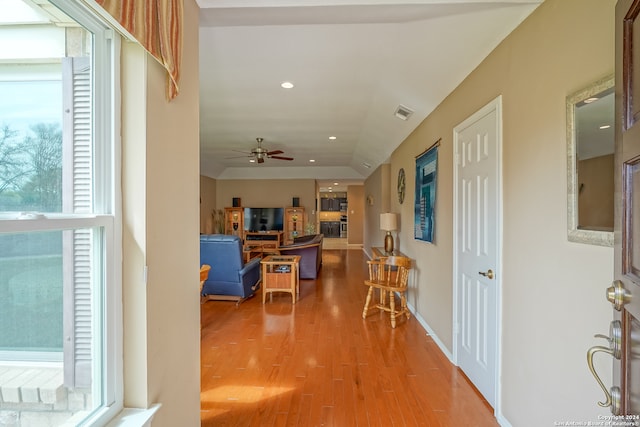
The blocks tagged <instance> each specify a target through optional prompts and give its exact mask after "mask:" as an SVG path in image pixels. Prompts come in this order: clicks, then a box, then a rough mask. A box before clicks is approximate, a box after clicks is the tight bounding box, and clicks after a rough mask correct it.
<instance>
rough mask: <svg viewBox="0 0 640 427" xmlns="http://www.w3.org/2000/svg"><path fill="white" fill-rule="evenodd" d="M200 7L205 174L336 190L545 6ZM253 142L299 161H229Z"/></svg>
mask: <svg viewBox="0 0 640 427" xmlns="http://www.w3.org/2000/svg"><path fill="white" fill-rule="evenodd" d="M197 2H198V5H199V6H200V7H201V10H200V150H201V173H202V174H203V175H207V176H210V177H214V178H218V179H242V178H252V179H253V178H314V179H318V180H319V182H320V183H321V185H331V184H333V183H334V182H339V183H340V186H342V185H344V184H345V183H357V182H362V181H363V179H364V178H366V177H367V176H368V175H369V174H370V173H371V172H373V171H374V170H375V168H376V167H377V166H379V165H380V164H381V163H384V162H385V161H387V160H388V158H389V156H390V155H391V153H392V152H393V150H394V149H395V148H396V147H397V146H398V145H399V144H400V143H401V142H402V141H403V140H404V139H405V138H406V137H407V136H408V135H409V134H410V133H411V132H412V131H413V130H414V129H415V128H416V126H418V125H419V124H420V122H421V121H422V120H423V119H424V118H425V117H426V116H427V115H428V114H429V113H430V112H431V111H432V110H433V109H434V108H435V107H436V106H437V105H438V104H439V103H440V102H442V100H443V99H444V98H445V97H446V96H447V95H448V94H449V93H451V91H453V89H454V88H455V87H456V86H457V85H458V84H459V83H460V82H461V81H462V80H463V79H464V78H465V77H466V76H467V75H468V74H469V73H470V72H471V71H472V70H473V69H474V68H475V67H476V66H478V65H479V64H480V62H481V61H482V60H483V59H484V58H485V57H486V56H487V55H488V54H489V53H490V52H491V51H492V50H493V49H494V48H495V47H496V46H497V45H498V44H499V43H500V41H501V40H503V39H504V38H505V37H506V36H507V35H508V34H509V33H510V32H511V31H512V30H513V29H514V28H515V27H517V26H518V25H519V24H520V23H521V22H522V21H523V20H524V19H525V18H526V17H527V16H528V15H529V14H530V13H531V12H532V11H533V10H534V9H535V8H536V7H537V6H538V5H539V4H540V3H541V2H542V0H494V1H486V0H466V1H462V0H404V1H394V0H197ZM284 81H291V82H292V83H294V84H295V87H294V88H293V89H288V90H285V89H282V88H281V87H280V83H282V82H284ZM399 105H403V106H405V107H408V108H409V109H411V110H413V111H414V113H413V115H412V116H410V117H409V119H408V120H406V121H402V120H400V119H398V118H396V117H395V115H394V112H395V110H396V109H397V107H398V106H399ZM329 136H335V137H337V139H336V140H334V141H330V140H329ZM257 137H261V138H264V142H263V147H264V148H267V149H268V150H282V151H284V154H282V156H288V157H293V158H295V160H293V161H285V160H275V159H267V160H266V161H265V162H264V163H262V164H252V163H249V161H248V160H249V158H248V157H242V153H238V152H237V151H234V150H238V151H246V152H249V151H250V150H251V149H252V148H254V147H255V146H256V138H257ZM432 142H433V141H425V144H424V145H425V148H426V147H427V146H428V145H430V144H431V143H432ZM237 156H241V157H237ZM230 157H235V158H230ZM311 159H313V160H315V163H310V162H309V161H310V160H311ZM365 163H366V164H368V165H370V168H367V167H365V166H363V164H365Z"/></svg>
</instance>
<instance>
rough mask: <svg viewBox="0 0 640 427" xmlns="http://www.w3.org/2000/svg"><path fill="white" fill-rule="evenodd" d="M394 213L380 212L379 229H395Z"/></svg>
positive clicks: (395, 217) (396, 224) (395, 216)
mask: <svg viewBox="0 0 640 427" xmlns="http://www.w3.org/2000/svg"><path fill="white" fill-rule="evenodd" d="M397 218H398V217H397V215H396V214H394V213H383V214H380V230H384V231H395V230H397V229H398V219H397Z"/></svg>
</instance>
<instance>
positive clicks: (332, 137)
mask: <svg viewBox="0 0 640 427" xmlns="http://www.w3.org/2000/svg"><path fill="white" fill-rule="evenodd" d="M329 139H330V140H332V141H333V140H335V139H338V138H337V137H335V136H330V137H329Z"/></svg>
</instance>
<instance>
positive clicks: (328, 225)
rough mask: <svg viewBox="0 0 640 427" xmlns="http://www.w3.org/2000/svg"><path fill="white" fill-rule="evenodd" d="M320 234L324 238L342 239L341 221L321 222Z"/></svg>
mask: <svg viewBox="0 0 640 427" xmlns="http://www.w3.org/2000/svg"><path fill="white" fill-rule="evenodd" d="M320 232H321V233H322V234H324V237H329V238H334V237H340V221H320Z"/></svg>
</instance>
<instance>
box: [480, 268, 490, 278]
mask: <svg viewBox="0 0 640 427" xmlns="http://www.w3.org/2000/svg"><path fill="white" fill-rule="evenodd" d="M478 274H479V275H481V276H484V277H486V278H489V279H493V270H492V269H488V270H487V271H478Z"/></svg>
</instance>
